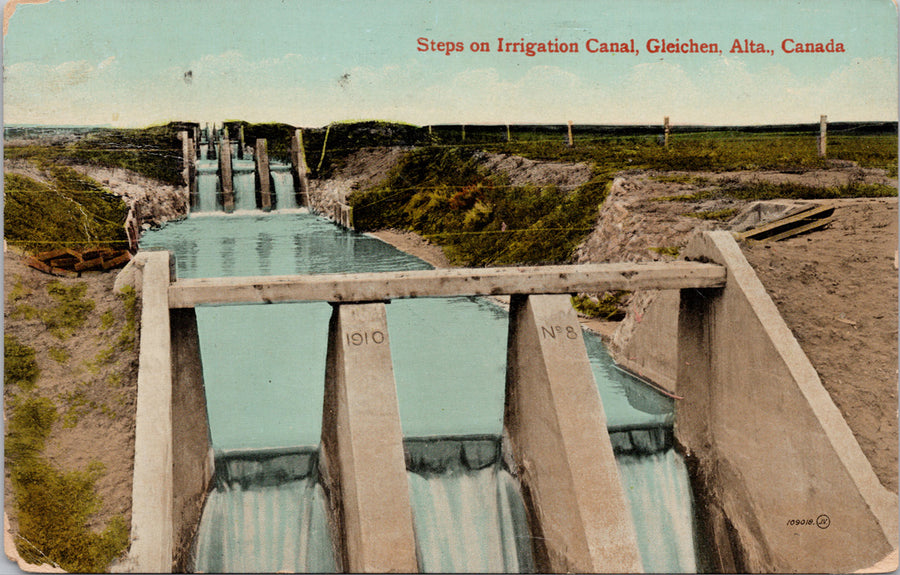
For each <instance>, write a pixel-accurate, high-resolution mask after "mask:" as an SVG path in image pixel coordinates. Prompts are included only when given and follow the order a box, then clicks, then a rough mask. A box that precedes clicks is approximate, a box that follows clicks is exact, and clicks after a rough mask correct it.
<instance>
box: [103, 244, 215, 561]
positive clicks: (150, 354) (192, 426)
mask: <svg viewBox="0 0 900 575" xmlns="http://www.w3.org/2000/svg"><path fill="white" fill-rule="evenodd" d="M169 263H170V260H169V253H168V252H162V251H160V252H141V253H140V254H138V256H137V257H136V258H135V260H134V266H135V268H136V271H138V272H139V273H136V274H135V277H136V278H138V279H139V280H140V282H141V289H140V293H141V306H142V307H141V338H140V355H139V362H140V367H139V369H138V395H137V410H136V414H135V446H134V482H133V488H132V513H131V547H130V549H129V552H128V556H127V557H126V559H125V560H124V561H123V562H122V563H120V564H119V565H117V566H115V567H114V570H116V571H131V572H143V573H158V572H162V573H165V572H171V571H172V570H173V569H175V570H180V569H184V568H185V567H187V566H188V565H187V563H188V552H189V547H190V542H191V540H192V538H193V535H194V531H195V529H196V528H197V525H198V524H199V520H200V513H201V512H202V506H203V502H204V500H205V497H206V493H207V491H208V489H209V486H210V482H211V480H212V474H213V461H212V450H211V446H210V440H209V424H208V419H207V412H206V395H205V391H204V388H203V371H202V365H201V362H200V342H199V339H198V335H197V320H196V317H195V315H194V310H172V312H171V314H170V311H169V301H168V287H169V278H170V271H169Z"/></svg>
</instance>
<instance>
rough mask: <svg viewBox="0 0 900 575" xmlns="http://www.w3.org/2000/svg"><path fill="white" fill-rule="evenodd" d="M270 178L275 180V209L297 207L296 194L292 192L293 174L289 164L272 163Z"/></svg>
mask: <svg viewBox="0 0 900 575" xmlns="http://www.w3.org/2000/svg"><path fill="white" fill-rule="evenodd" d="M270 169H271V171H272V180H273V181H274V182H275V190H274V192H275V209H276V210H289V209H294V208H296V207H297V196H296V194H295V193H294V176H293V175H292V174H291V172H290V169H291V167H290V166H287V165H284V164H275V163H273V164H272V165H271V166H270Z"/></svg>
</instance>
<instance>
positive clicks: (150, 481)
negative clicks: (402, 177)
mask: <svg viewBox="0 0 900 575" xmlns="http://www.w3.org/2000/svg"><path fill="white" fill-rule="evenodd" d="M687 254H688V256H689V257H691V258H694V259H700V260H703V261H704V262H705V263H699V262H678V263H676V264H658V263H657V264H653V265H642V264H607V265H599V266H554V267H552V268H508V269H504V268H499V269H492V270H458V269H457V270H432V271H428V272H402V273H401V272H397V273H385V274H347V275H344V276H281V277H253V278H224V279H221V280H219V279H215V280H212V279H207V280H177V281H173V280H172V278H171V277H170V265H169V264H170V262H169V255H168V253H166V252H150V253H143V254H140V255H139V257H138V258H137V259H136V262H137V265H138V267H139V268H140V269H142V278H143V279H142V298H143V299H142V301H143V306H144V307H143V311H142V331H141V355H140V372H139V379H138V404H137V426H136V442H135V467H134V470H135V471H134V473H135V477H134V495H133V499H134V502H133V513H132V546H131V550H130V554H129V556H128V559H127V560H126V561H125V562H124V563H122V564H121V565H120V566H119V570H130V571H140V572H166V571H171V570H180V569H184V568H186V567H189V561H188V557H187V550H188V547H189V542H190V540H191V537H192V535H193V529H194V527H195V526H196V525H197V523H198V521H199V517H200V513H201V508H202V504H203V500H204V497H205V495H206V493H207V492H208V490H209V487H210V481H211V477H212V474H213V465H214V461H213V459H212V453H211V449H210V441H209V435H208V422H207V419H206V404H205V395H204V389H203V375H202V369H201V358H200V351H199V345H198V337H197V331H196V329H197V328H196V318H195V315H194V310H193V306H194V305H198V304H203V303H220V304H221V303H259V304H267V303H275V302H280V301H298V300H309V299H318V300H324V301H330V302H331V303H332V305H333V311H332V317H331V322H330V325H329V334H328V351H327V360H326V373H325V374H323V380H324V386H325V394H324V397H325V400H324V406H323V424H322V439H321V467H322V469H321V472H322V484H323V487H324V489H325V492H326V494H327V498H328V507H329V509H330V515H331V518H330V519H331V520H330V526H331V530H332V541H334V542H335V547H336V549H335V552H336V553H335V555H336V557H337V558H338V563H339V565H340V566H341V567H342V568H343V569H345V570H349V571H358V572H366V571H403V572H413V571H416V570H417V569H418V565H417V559H416V540H415V530H414V524H413V515H412V510H411V505H410V487H409V483H408V479H407V473H406V466H405V462H404V452H403V437H402V432H401V426H400V419H399V409H398V404H397V395H396V387H395V382H394V372H393V366H392V360H391V351H390V338H389V337H388V328H387V322H386V313H385V310H386V307H385V302H386V301H387V300H390V299H393V298H403V297H448V296H457V295H484V294H498V293H499V294H504V293H505V294H512V296H513V297H512V299H511V308H510V323H509V340H508V341H509V343H508V356H507V382H506V406H505V413H504V431H503V433H504V437H505V440H506V441H505V443H506V444H507V445H508V452H507V454H506V455H507V457H508V458H509V459H511V461H510V462H509V467H510V470H511V471H512V472H513V473H514V474H516V475H517V476H518V478H519V480H520V482H521V485H522V491H523V494H524V498H525V504H526V509H527V513H528V521H529V526H530V530H531V533H532V545H533V550H534V555H535V560H536V563H537V568H538V569H539V570H542V571H552V572H570V571H581V572H609V571H616V572H632V571H635V572H636V571H641V570H642V562H641V558H640V555H639V553H638V548H637V542H636V536H635V527H634V525H633V522H632V519H631V515H630V512H629V506H628V503H627V499H626V495H625V493H624V492H623V489H622V484H621V480H620V478H619V472H618V468H617V466H616V463H615V460H614V458H613V449H612V446H611V444H610V439H609V435H608V433H607V430H606V418H605V415H604V412H603V405H602V402H601V400H600V397H599V394H598V392H597V387H596V385H595V382H594V380H593V375H592V371H591V368H590V365H589V362H588V357H587V353H586V350H585V345H584V340H583V338H582V334H581V330H580V327H579V325H578V322H577V318H576V317H575V314H574V311H573V310H572V308H571V305H570V303H569V299H568V296H567V295H566V294H568V293H572V292H576V291H590V290H589V289H588V288H586V287H585V286H595V288H596V287H598V286H602V287H604V288H607V289H635V288H649V289H654V288H655V289H669V290H676V293H677V292H678V291H679V290H680V294H681V296H680V298H678V300H679V307H678V308H677V309H675V310H674V311H672V312H671V313H674V314H675V315H674V316H672V315H671V313H670V314H669V315H666V314H659V316H660V317H668V318H669V319H671V318H672V317H674V318H675V321H676V322H677V323H676V325H677V329H676V330H669V331H668V332H666V331H663V332H661V333H663V334H664V333H672V332H675V333H677V341H676V342H671V343H670V345H675V346H676V348H677V365H678V368H677V373H676V374H675V375H674V376H673V380H676V384H677V386H678V392H679V393H680V394H681V395H684V396H685V399H684V400H681V401H680V402H679V403H678V404H677V410H676V434H677V438H678V440H679V442H680V443H681V445H682V446H683V447H684V448H685V449H686V451H687V452H688V455H689V457H690V458H691V460H692V461H694V462H695V468H696V469H697V473H696V474H695V488H696V489H695V491H697V492H698V493H705V494H706V497H705V498H703V499H702V501H701V503H702V505H703V507H702V509H701V512H702V515H703V517H704V518H705V519H706V520H707V521H706V522H707V523H708V524H709V525H710V529H709V530H710V533H711V534H712V538H713V539H714V542H715V550H714V555H716V557H715V558H714V559H715V561H716V563H717V567H718V568H720V569H721V570H723V571H728V570H745V571H750V572H756V571H759V572H768V571H808V572H809V571H812V572H816V571H847V570H853V569H857V568H861V567H865V566H867V565H870V564H872V563H874V562H875V561H877V560H878V559H881V557H883V556H884V555H885V554H886V553H887V552H888V551H890V549H891V544H892V543H893V542H895V541H896V537H897V523H896V506H897V500H896V497H895V496H892V495H891V494H890V493H888V492H887V491H886V490H884V488H883V487H881V485H880V484H878V482H877V480H876V479H875V476H874V474H873V472H872V470H871V467H870V466H869V465H868V462H867V461H866V460H865V457H864V456H863V455H862V452H861V451H860V449H859V446H858V445H857V444H856V442H855V440H854V439H853V436H852V434H851V433H850V430H849V429H848V428H847V425H846V423H845V422H844V421H843V419H842V418H841V416H840V413H839V412H838V411H837V409H836V408H835V407H834V404H833V403H831V400H830V398H829V397H828V396H827V393H825V391H824V389H822V388H821V384H820V383H819V382H818V378H817V376H816V374H815V371H814V370H813V369H812V367H811V365H809V362H808V360H807V359H806V357H805V355H803V352H802V351H801V350H800V348H799V346H798V345H797V344H796V341H795V340H793V337H792V336H791V334H790V332H789V331H788V330H787V327H786V326H784V322H783V320H781V318H780V316H779V315H778V312H777V310H775V308H774V305H773V304H772V303H771V301H770V300H768V298H767V296H765V292H764V291H762V287H761V285H759V280H758V279H757V278H756V276H755V274H754V273H753V270H752V269H750V268H749V265H747V264H746V261H745V260H743V257H742V256H741V254H740V250H739V248H738V247H737V244H736V243H735V242H734V240H733V239H732V238H731V237H730V236H729V235H727V234H723V233H707V234H704V235H703V236H701V237H700V238H699V239H698V240H697V241H696V242H695V243H694V244H692V246H691V247H690V248H689V249H688V250H687ZM647 327H652V326H647V325H643V326H642V329H645V328H647ZM810 518H811V519H813V520H816V521H820V522H824V521H826V519H827V521H828V524H827V525H825V524H824V523H820V524H819V525H818V526H817V525H816V524H812V525H809V524H806V523H805V522H804V523H803V524H800V525H798V524H795V523H791V522H792V521H797V520H806V519H810ZM822 518H826V519H822Z"/></svg>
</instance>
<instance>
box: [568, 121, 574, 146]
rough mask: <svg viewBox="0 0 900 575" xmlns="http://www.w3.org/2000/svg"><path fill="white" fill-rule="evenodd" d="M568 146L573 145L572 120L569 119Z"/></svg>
mask: <svg viewBox="0 0 900 575" xmlns="http://www.w3.org/2000/svg"><path fill="white" fill-rule="evenodd" d="M569 147H570V148H574V147H575V140H574V139H573V138H572V120H569Z"/></svg>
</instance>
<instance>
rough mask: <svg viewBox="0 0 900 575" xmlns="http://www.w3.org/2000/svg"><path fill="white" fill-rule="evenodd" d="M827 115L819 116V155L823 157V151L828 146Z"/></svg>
mask: <svg viewBox="0 0 900 575" xmlns="http://www.w3.org/2000/svg"><path fill="white" fill-rule="evenodd" d="M827 136H828V116H824V115H823V116H821V117H819V157H820V158H824V157H825V151H826V149H827V147H828V141H827Z"/></svg>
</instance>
